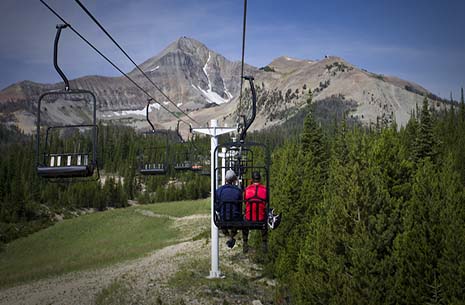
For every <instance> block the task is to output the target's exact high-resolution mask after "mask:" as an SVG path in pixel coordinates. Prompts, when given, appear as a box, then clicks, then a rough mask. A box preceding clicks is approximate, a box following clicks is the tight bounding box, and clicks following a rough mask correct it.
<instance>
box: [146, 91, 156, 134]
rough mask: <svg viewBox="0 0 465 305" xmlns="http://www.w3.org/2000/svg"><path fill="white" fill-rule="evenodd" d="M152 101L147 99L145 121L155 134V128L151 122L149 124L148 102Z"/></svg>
mask: <svg viewBox="0 0 465 305" xmlns="http://www.w3.org/2000/svg"><path fill="white" fill-rule="evenodd" d="M151 101H153V99H152V98H149V99H147V107H146V109H145V117H146V119H147V122H149V124H150V127H152V131H153V132H154V133H155V127H154V126H153V124H152V122H150V118H149V108H150V102H151Z"/></svg>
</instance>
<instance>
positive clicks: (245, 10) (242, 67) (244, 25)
mask: <svg viewBox="0 0 465 305" xmlns="http://www.w3.org/2000/svg"><path fill="white" fill-rule="evenodd" d="M246 25H247V0H244V18H243V21H242V60H241V88H240V91H239V109H240V110H242V109H241V106H242V84H243V82H244V53H245V30H246Z"/></svg>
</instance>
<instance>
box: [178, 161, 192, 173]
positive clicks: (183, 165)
mask: <svg viewBox="0 0 465 305" xmlns="http://www.w3.org/2000/svg"><path fill="white" fill-rule="evenodd" d="M174 169H175V170H177V171H189V170H192V165H191V163H190V162H183V163H176V164H175V166H174Z"/></svg>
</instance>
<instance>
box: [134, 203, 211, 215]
mask: <svg viewBox="0 0 465 305" xmlns="http://www.w3.org/2000/svg"><path fill="white" fill-rule="evenodd" d="M210 204H211V203H210V199H200V200H192V201H174V202H163V203H156V204H151V205H143V206H139V208H142V209H144V210H150V211H152V212H154V213H157V214H163V215H169V216H174V217H184V216H189V215H193V214H209V213H210Z"/></svg>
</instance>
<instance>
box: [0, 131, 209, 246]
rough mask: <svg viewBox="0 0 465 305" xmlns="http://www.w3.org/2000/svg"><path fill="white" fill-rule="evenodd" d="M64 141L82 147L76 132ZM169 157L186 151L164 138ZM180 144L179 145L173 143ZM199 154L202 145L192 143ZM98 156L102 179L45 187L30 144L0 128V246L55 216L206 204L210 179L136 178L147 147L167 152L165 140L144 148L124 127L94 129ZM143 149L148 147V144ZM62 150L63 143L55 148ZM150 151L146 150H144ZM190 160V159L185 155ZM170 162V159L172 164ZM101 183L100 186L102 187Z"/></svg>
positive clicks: (185, 176)
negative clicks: (135, 205) (133, 205)
mask: <svg viewBox="0 0 465 305" xmlns="http://www.w3.org/2000/svg"><path fill="white" fill-rule="evenodd" d="M67 138H68V139H69V138H71V139H72V140H74V141H75V140H77V141H78V142H85V140H86V135H85V134H80V133H79V132H77V133H75V134H72V135H68V136H67ZM168 138H169V141H170V143H173V144H171V145H169V147H170V155H171V156H179V158H183V157H185V156H186V151H188V150H190V149H191V148H190V147H188V146H189V144H181V143H177V142H176V140H175V135H173V134H171V135H169V136H168ZM178 142H179V141H178ZM196 142H197V143H198V144H197V147H198V148H197V149H198V150H202V149H203V148H204V146H205V145H204V144H205V143H206V142H205V141H203V140H197V141H196ZM98 143H99V145H98V150H99V151H98V155H99V166H100V169H101V170H100V173H101V175H103V176H104V178H105V179H101V180H100V181H91V182H80V183H49V182H46V181H44V180H41V179H40V178H39V177H38V176H37V174H36V171H35V147H34V145H35V139H34V138H33V137H31V136H26V135H23V134H21V133H20V132H19V131H18V130H15V129H10V128H6V127H5V126H0V154H1V156H2V157H1V159H0V203H1V206H0V243H6V242H8V241H11V240H13V239H16V238H18V237H21V236H24V235H27V234H29V233H32V232H34V231H37V230H39V229H41V228H44V227H47V226H49V225H51V224H52V223H53V221H54V220H55V218H56V216H57V215H59V216H58V217H68V216H72V215H73V214H79V213H80V212H82V211H83V210H84V211H87V210H89V209H92V210H104V209H107V208H109V207H112V208H119V207H125V206H127V205H128V199H138V201H139V202H140V203H146V202H161V201H174V200H183V199H198V198H205V197H207V196H208V195H209V186H210V184H209V178H208V177H203V176H198V177H196V179H192V178H193V176H194V175H195V174H194V173H175V172H174V171H171V172H170V174H169V175H166V176H158V177H143V176H139V175H137V169H138V166H139V162H138V158H140V155H142V154H144V153H146V154H147V153H152V154H155V153H157V154H160V153H162V154H163V155H164V152H160V151H158V152H154V151H153V150H152V151H150V150H144V148H146V147H147V145H148V144H149V145H150V146H152V145H153V146H160V147H166V141H165V139H155V140H151V141H150V142H148V140H147V137H146V136H144V135H142V134H140V133H137V132H135V131H134V130H133V129H131V128H129V127H124V126H113V125H107V126H103V125H101V126H99V138H98ZM147 143H148V144H147ZM54 145H57V146H60V145H61V146H63V143H57V141H56V142H54ZM149 148H150V147H149ZM189 157H192V155H191V154H189ZM173 161H174V159H173ZM102 181H104V183H102Z"/></svg>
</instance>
